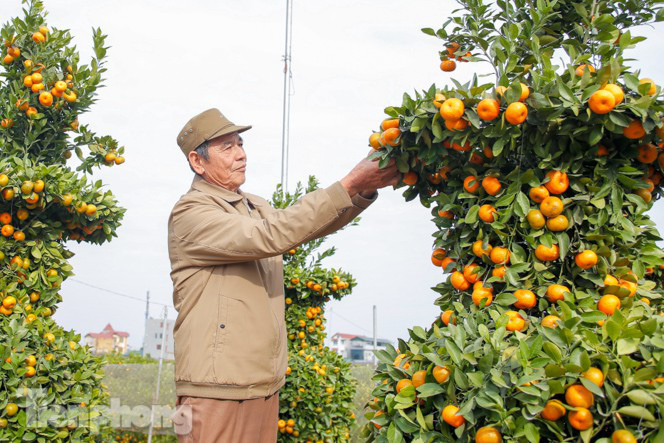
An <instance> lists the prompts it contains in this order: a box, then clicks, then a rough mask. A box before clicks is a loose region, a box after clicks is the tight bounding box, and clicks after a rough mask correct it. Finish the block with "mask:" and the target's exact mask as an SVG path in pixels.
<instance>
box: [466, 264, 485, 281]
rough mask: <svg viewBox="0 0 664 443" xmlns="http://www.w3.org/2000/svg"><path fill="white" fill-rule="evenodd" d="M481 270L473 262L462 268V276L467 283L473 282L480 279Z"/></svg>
mask: <svg viewBox="0 0 664 443" xmlns="http://www.w3.org/2000/svg"><path fill="white" fill-rule="evenodd" d="M481 272H482V268H480V267H479V266H478V265H476V264H475V263H471V264H469V265H466V267H465V268H463V278H465V279H466V281H467V282H468V283H475V282H477V280H479V279H480V273H481Z"/></svg>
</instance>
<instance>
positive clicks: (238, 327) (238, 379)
mask: <svg viewBox="0 0 664 443" xmlns="http://www.w3.org/2000/svg"><path fill="white" fill-rule="evenodd" d="M265 296H266V297H267V294H265ZM220 299H223V300H225V304H226V307H227V309H226V310H225V311H224V313H225V314H224V315H225V322H224V323H222V324H224V327H223V328H221V327H220V331H221V332H222V333H221V334H220V335H219V336H220V338H219V339H220V340H221V344H220V345H218V346H215V351H214V353H213V367H214V375H215V381H216V383H218V384H222V385H237V386H250V385H260V384H266V383H272V382H273V381H274V377H275V373H274V372H275V348H276V346H277V342H278V338H279V334H278V332H277V333H276V334H275V328H274V321H275V320H274V317H273V313H272V310H271V309H270V306H269V303H267V300H265V301H264V302H263V303H251V302H250V301H251V300H250V299H243V300H238V299H234V298H230V297H225V296H221V297H220ZM220 306H221V304H220Z"/></svg>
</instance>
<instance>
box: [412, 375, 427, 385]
mask: <svg viewBox="0 0 664 443" xmlns="http://www.w3.org/2000/svg"><path fill="white" fill-rule="evenodd" d="M426 378H427V371H417V372H415V373H414V374H413V379H412V384H413V386H415V387H416V388H418V387H420V386H422V385H423V384H424V383H425V381H426Z"/></svg>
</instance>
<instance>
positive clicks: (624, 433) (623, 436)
mask: <svg viewBox="0 0 664 443" xmlns="http://www.w3.org/2000/svg"><path fill="white" fill-rule="evenodd" d="M611 443H636V438H635V437H634V434H632V433H631V432H629V431H628V430H627V429H619V430H617V431H614V432H613V434H611Z"/></svg>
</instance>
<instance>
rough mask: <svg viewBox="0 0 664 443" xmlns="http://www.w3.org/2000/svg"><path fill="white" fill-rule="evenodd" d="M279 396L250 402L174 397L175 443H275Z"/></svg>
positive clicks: (276, 394)
mask: <svg viewBox="0 0 664 443" xmlns="http://www.w3.org/2000/svg"><path fill="white" fill-rule="evenodd" d="M278 420H279V393H278V392H277V393H275V394H273V395H271V396H269V397H265V398H257V399H253V400H219V399H214V398H201V397H178V398H177V410H176V412H175V415H174V416H173V421H174V422H175V432H176V433H177V434H178V442H179V443H275V442H276V441H277V421H278Z"/></svg>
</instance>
